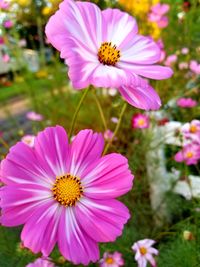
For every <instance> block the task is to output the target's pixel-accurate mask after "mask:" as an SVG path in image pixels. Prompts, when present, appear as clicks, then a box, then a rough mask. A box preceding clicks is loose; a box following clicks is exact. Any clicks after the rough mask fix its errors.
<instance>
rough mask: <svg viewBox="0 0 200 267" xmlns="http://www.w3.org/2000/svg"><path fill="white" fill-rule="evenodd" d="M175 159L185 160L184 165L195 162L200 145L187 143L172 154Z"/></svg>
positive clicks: (198, 157) (198, 155)
mask: <svg viewBox="0 0 200 267" xmlns="http://www.w3.org/2000/svg"><path fill="white" fill-rule="evenodd" d="M174 159H175V161H177V162H185V164H186V165H192V164H197V163H198V161H199V159H200V145H198V144H195V143H194V144H188V145H185V146H184V147H183V149H182V150H181V151H179V152H178V153H176V155H175V156H174Z"/></svg>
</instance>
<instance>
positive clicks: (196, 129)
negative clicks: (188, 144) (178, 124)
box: [181, 120, 200, 143]
mask: <svg viewBox="0 0 200 267" xmlns="http://www.w3.org/2000/svg"><path fill="white" fill-rule="evenodd" d="M181 132H182V133H183V135H184V137H185V138H186V139H191V140H192V141H194V142H197V143H200V121H199V120H193V121H191V122H190V123H189V122H188V123H186V124H184V125H183V126H182V128H181Z"/></svg>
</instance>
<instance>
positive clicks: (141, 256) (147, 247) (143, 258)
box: [132, 239, 159, 267]
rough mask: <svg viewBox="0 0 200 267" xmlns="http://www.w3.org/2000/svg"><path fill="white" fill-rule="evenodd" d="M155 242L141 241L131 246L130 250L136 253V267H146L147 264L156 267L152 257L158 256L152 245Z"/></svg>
mask: <svg viewBox="0 0 200 267" xmlns="http://www.w3.org/2000/svg"><path fill="white" fill-rule="evenodd" d="M154 244H155V241H154V240H152V239H143V240H140V241H137V242H135V243H134V244H133V246H132V250H133V251H135V252H136V254H135V260H136V261H137V263H138V267H146V266H147V263H148V262H149V263H150V264H151V266H152V267H156V261H155V259H154V257H153V255H158V253H159V252H158V250H157V249H155V248H153V247H152V245H154Z"/></svg>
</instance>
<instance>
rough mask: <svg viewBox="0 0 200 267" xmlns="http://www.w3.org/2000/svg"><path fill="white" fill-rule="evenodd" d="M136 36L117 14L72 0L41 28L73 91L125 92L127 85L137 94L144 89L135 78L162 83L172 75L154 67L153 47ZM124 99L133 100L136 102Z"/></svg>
mask: <svg viewBox="0 0 200 267" xmlns="http://www.w3.org/2000/svg"><path fill="white" fill-rule="evenodd" d="M88 25H92V26H91V27H88ZM137 32H138V27H137V23H136V21H135V19H134V18H133V17H131V16H129V15H128V14H126V13H124V12H121V11H120V10H118V9H110V8H109V9H106V10H104V11H101V10H100V9H99V8H98V6H97V5H95V4H92V3H88V2H84V3H82V2H74V1H72V0H64V1H63V2H62V3H61V4H60V9H59V10H58V11H57V12H56V13H55V15H53V16H52V17H51V18H50V20H49V22H48V23H47V26H46V35H47V37H48V40H49V42H50V43H51V44H52V45H53V46H54V47H55V48H56V49H58V50H59V51H60V52H61V58H64V59H65V62H66V63H67V65H68V66H69V73H68V74H69V77H70V79H71V81H72V84H73V86H74V88H76V89H83V88H86V87H87V86H89V85H90V84H92V85H94V86H97V87H105V88H109V87H112V88H119V87H121V86H124V90H127V91H129V88H126V86H127V87H129V86H131V87H133V88H134V89H135V90H134V91H137V89H138V88H139V92H138V94H140V92H141V90H142V91H145V90H146V88H147V85H146V84H147V82H146V81H144V80H143V79H142V78H141V77H140V76H142V77H146V78H150V79H156V80H157V79H158V80H162V79H166V78H169V77H171V75H172V73H173V72H172V70H171V69H170V68H168V67H163V66H158V65H154V64H155V63H156V62H158V61H159V60H160V49H159V47H158V46H157V45H156V43H155V42H154V41H153V40H151V39H150V38H148V37H144V36H141V35H138V34H137ZM77 77H78V78H77ZM143 86H144V87H145V89H144V88H143ZM147 94H148V93H147ZM130 95H131V97H132V99H133V101H135V98H137V97H136V96H135V95H134V94H132V93H131V94H129V97H130ZM124 97H125V99H126V96H125V94H124ZM138 100H139V99H138ZM154 102H157V99H156V100H155V101H154V99H151V101H149V102H148V107H150V108H151V104H153V106H155V103H154ZM129 103H130V102H129Z"/></svg>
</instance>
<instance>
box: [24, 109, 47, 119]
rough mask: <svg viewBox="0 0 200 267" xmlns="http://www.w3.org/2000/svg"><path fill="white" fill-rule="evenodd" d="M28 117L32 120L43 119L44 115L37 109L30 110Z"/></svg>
mask: <svg viewBox="0 0 200 267" xmlns="http://www.w3.org/2000/svg"><path fill="white" fill-rule="evenodd" d="M26 118H27V119H29V120H31V121H42V120H43V119H44V117H43V116H42V115H41V114H38V113H36V112H35V111H30V112H28V113H27V114H26Z"/></svg>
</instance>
